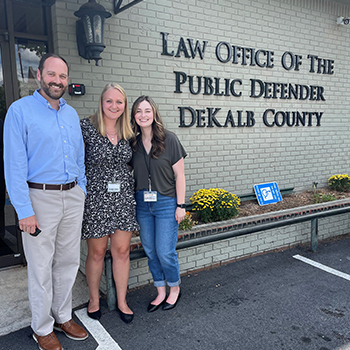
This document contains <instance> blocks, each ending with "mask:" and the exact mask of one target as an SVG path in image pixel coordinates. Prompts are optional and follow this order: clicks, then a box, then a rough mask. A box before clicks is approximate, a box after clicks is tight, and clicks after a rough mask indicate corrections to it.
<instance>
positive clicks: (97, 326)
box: [74, 308, 122, 350]
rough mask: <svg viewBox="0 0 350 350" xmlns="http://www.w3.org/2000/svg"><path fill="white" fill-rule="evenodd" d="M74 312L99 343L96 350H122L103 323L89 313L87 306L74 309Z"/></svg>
mask: <svg viewBox="0 0 350 350" xmlns="http://www.w3.org/2000/svg"><path fill="white" fill-rule="evenodd" d="M74 313H75V314H76V315H77V317H78V318H79V320H80V321H81V322H82V324H83V325H84V326H85V327H86V329H87V330H88V331H89V333H90V334H91V335H92V336H93V337H94V339H95V340H96V342H97V343H98V347H97V348H96V350H122V349H121V347H120V346H119V345H118V344H117V343H116V342H115V341H114V339H113V338H112V337H111V336H110V334H109V333H108V332H107V331H106V330H105V329H104V327H103V326H102V325H101V323H100V322H99V321H97V320H93V319H91V318H90V317H89V316H88V315H87V310H86V308H84V309H80V310H77V311H74Z"/></svg>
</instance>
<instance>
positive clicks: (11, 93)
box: [0, 0, 53, 268]
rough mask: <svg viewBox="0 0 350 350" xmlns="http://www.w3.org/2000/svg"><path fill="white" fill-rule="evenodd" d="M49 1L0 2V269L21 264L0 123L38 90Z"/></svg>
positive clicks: (47, 38)
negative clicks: (21, 100)
mask: <svg viewBox="0 0 350 350" xmlns="http://www.w3.org/2000/svg"><path fill="white" fill-rule="evenodd" d="M52 3H53V1H52V0H26V1H23V0H0V156H1V158H0V268H3V267H7V266H12V265H18V264H23V263H25V258H24V254H23V247H22V239H21V233H20V231H19V229H18V219H17V215H16V212H15V210H14V208H13V206H12V205H11V201H10V199H9V198H8V195H7V192H6V186H5V181H4V165H3V149H2V147H3V122H4V120H5V118H6V111H7V109H8V107H9V106H10V105H11V103H12V102H14V101H16V100H17V99H19V98H21V97H24V96H27V95H31V94H33V93H34V91H35V90H36V89H37V88H38V87H40V84H39V82H38V81H37V79H36V71H37V68H38V64H39V61H40V58H41V57H42V56H43V54H45V53H46V52H49V50H51V52H52V40H51V38H52V35H51V29H50V27H51V14H50V5H52Z"/></svg>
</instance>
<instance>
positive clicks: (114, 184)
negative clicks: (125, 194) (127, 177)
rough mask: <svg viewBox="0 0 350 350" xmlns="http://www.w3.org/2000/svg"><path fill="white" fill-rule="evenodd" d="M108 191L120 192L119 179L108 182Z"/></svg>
mask: <svg viewBox="0 0 350 350" xmlns="http://www.w3.org/2000/svg"><path fill="white" fill-rule="evenodd" d="M108 192H120V181H116V182H109V183H108Z"/></svg>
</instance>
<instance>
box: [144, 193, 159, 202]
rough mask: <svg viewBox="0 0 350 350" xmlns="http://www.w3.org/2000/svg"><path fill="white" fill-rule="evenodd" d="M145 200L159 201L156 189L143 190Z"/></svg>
mask: <svg viewBox="0 0 350 350" xmlns="http://www.w3.org/2000/svg"><path fill="white" fill-rule="evenodd" d="M143 201H144V202H157V192H156V191H144V192H143Z"/></svg>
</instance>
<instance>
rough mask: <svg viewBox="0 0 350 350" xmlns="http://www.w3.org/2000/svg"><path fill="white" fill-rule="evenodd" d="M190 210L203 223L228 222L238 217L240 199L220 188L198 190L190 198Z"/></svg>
mask: <svg viewBox="0 0 350 350" xmlns="http://www.w3.org/2000/svg"><path fill="white" fill-rule="evenodd" d="M190 201H191V203H192V205H193V207H192V210H193V211H194V212H196V214H197V215H198V217H199V219H200V220H201V221H204V222H213V221H222V220H228V219H231V218H233V217H235V216H237V215H238V207H239V205H240V199H239V197H237V196H236V195H235V194H233V193H230V192H228V191H225V190H223V189H221V188H211V189H209V190H207V189H200V190H198V191H197V192H195V193H194V194H193V196H192V197H191V198H190Z"/></svg>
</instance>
